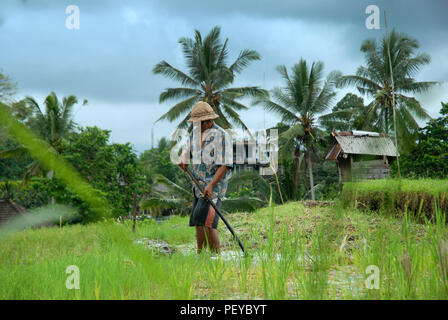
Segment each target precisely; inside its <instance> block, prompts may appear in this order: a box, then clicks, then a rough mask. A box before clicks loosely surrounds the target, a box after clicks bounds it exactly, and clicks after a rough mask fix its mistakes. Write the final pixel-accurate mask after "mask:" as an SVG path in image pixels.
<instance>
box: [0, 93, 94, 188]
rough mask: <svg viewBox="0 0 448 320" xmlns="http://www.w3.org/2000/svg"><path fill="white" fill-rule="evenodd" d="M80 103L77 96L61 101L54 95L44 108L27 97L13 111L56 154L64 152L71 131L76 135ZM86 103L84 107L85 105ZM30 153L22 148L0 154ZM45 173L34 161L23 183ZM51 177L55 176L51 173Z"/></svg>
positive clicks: (49, 96)
mask: <svg viewBox="0 0 448 320" xmlns="http://www.w3.org/2000/svg"><path fill="white" fill-rule="evenodd" d="M77 103H78V99H77V98H76V97H75V96H74V95H69V96H66V97H64V98H63V99H62V102H61V101H59V100H58V97H57V96H56V93H54V92H51V93H50V94H49V95H48V96H47V97H46V98H45V101H44V104H45V109H43V108H41V107H40V106H39V104H38V103H37V102H36V100H35V99H34V98H32V97H29V96H28V97H26V98H25V99H24V100H22V101H20V102H19V103H15V104H13V105H12V107H11V109H12V112H13V114H14V116H15V117H16V118H18V119H19V120H21V121H22V122H25V123H26V124H27V125H28V126H29V127H30V128H31V129H32V130H33V131H34V132H36V133H37V134H38V135H39V136H40V137H41V138H42V139H44V140H45V141H47V142H48V144H49V145H50V146H51V147H52V148H53V149H54V151H55V152H57V153H61V151H62V150H61V148H62V145H61V142H62V139H63V138H66V137H67V136H68V135H69V134H70V133H71V132H73V130H74V128H75V125H76V123H75V122H74V121H73V108H74V106H75V104H77ZM86 104H87V100H84V101H83V104H82V105H86ZM26 152H27V151H26V149H25V148H23V147H18V148H15V149H13V150H5V151H3V152H1V153H0V157H3V158H9V157H19V156H21V155H23V154H25V153H26ZM39 173H44V170H43V169H42V167H41V165H40V164H39V162H37V161H33V162H32V163H31V164H30V165H29V166H28V167H27V170H26V172H25V177H24V181H27V180H28V178H29V177H31V176H34V175H37V174H39ZM48 173H49V176H50V177H51V176H52V171H51V170H50V172H48Z"/></svg>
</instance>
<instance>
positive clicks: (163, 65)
mask: <svg viewBox="0 0 448 320" xmlns="http://www.w3.org/2000/svg"><path fill="white" fill-rule="evenodd" d="M153 73H154V74H161V75H164V76H166V77H168V78H170V79H172V80H176V81H178V82H180V83H181V84H182V85H185V86H190V87H198V86H199V82H197V81H196V80H194V79H192V78H191V77H189V76H188V75H186V74H185V73H183V72H182V71H180V70H178V69H176V68H174V67H173V66H171V65H170V64H169V63H168V62H166V61H162V62H159V63H158V64H157V65H156V66H155V67H154V69H153Z"/></svg>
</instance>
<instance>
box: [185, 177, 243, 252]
mask: <svg viewBox="0 0 448 320" xmlns="http://www.w3.org/2000/svg"><path fill="white" fill-rule="evenodd" d="M185 171H186V172H187V173H188V175H189V176H190V178H191V180H192V181H193V182H194V184H195V185H196V187H198V189H199V191H200V192H201V193H202V194H203V193H204V190H203V189H202V187H201V185H200V184H199V182H198V180H196V178H195V177H194V176H193V174H192V173H191V171H190V170H189V169H188V168H185ZM205 200H206V201H208V202H209V203H210V205H211V206H212V207H213V209H215V211H216V213H217V214H218V216H219V217H220V218H221V219H222V221H224V224H225V225H226V226H227V229H229V231H230V233H231V234H232V236H233V237H234V238H235V239H236V240H238V244H239V245H240V248H241V250H242V251H243V253H245V252H246V250H245V249H244V246H243V243H242V242H241V240H240V239H239V238H238V236H237V235H236V234H235V231H233V229H232V227H231V226H230V224H229V222H228V221H227V219H226V218H224V216H223V215H222V213H221V211H220V210H219V209H218V208H217V207H216V206H215V204H214V203H213V201H212V200H211V199H210V197H209V196H208V195H207V196H206V197H205Z"/></svg>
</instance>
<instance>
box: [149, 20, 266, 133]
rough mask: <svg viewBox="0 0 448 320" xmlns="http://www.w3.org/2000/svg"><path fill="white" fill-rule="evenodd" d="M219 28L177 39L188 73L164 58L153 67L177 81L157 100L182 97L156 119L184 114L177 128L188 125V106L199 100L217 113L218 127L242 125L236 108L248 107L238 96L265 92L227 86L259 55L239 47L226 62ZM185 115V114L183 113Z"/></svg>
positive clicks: (256, 95)
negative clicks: (235, 56) (203, 33)
mask: <svg viewBox="0 0 448 320" xmlns="http://www.w3.org/2000/svg"><path fill="white" fill-rule="evenodd" d="M220 34H221V28H220V27H218V26H216V27H214V28H213V29H212V30H211V31H210V32H209V33H208V34H207V35H206V36H205V37H204V38H203V37H202V35H201V33H200V32H199V31H198V30H195V36H194V38H193V39H192V38H181V39H180V40H179V43H180V44H181V46H182V52H183V54H184V57H185V62H186V65H187V67H188V74H187V73H184V72H182V71H181V70H179V69H177V68H175V67H173V66H171V65H170V64H169V63H168V62H166V61H161V62H159V63H158V64H157V65H156V66H155V67H154V69H153V72H154V74H160V75H163V76H165V77H167V78H170V79H172V80H175V81H177V82H178V83H180V85H181V87H179V88H168V89H165V91H164V92H162V93H161V94H160V99H159V100H160V103H162V102H165V101H169V100H178V99H182V100H181V101H180V102H178V103H177V104H176V105H174V106H173V107H171V108H170V110H169V111H168V112H166V113H165V114H164V115H162V116H161V117H160V118H159V119H158V120H162V119H166V120H169V121H174V120H176V119H178V118H181V117H184V118H183V120H182V121H181V122H180V123H179V125H178V127H179V128H185V127H187V125H188V122H187V120H188V118H189V117H190V114H189V112H190V111H191V107H192V106H193V105H194V104H195V103H196V102H198V101H199V100H202V101H205V102H207V103H209V104H210V106H211V107H212V108H213V109H214V111H215V112H216V113H217V114H218V115H219V118H218V119H216V120H215V121H216V123H217V124H218V125H219V126H220V127H222V128H230V127H231V124H232V123H233V124H235V125H237V126H238V127H241V128H246V129H247V127H246V125H245V124H244V123H243V121H242V120H241V119H240V116H239V114H238V111H240V110H246V109H248V108H247V107H246V106H245V105H243V104H242V103H241V101H240V100H241V99H244V98H253V97H260V96H263V95H265V94H266V91H265V90H263V89H260V88H259V87H236V88H232V87H230V85H231V84H232V83H233V82H234V80H235V76H236V75H237V74H239V73H241V72H242V71H243V70H244V69H245V68H246V67H247V66H248V65H249V64H250V63H251V62H252V61H255V60H260V55H259V54H258V53H257V52H256V51H254V50H248V49H245V50H242V51H241V52H240V54H239V56H238V58H237V59H236V60H235V61H234V62H233V63H232V64H230V65H229V64H228V54H229V52H228V51H229V50H228V47H227V44H228V39H226V40H225V41H224V42H222V41H221V38H220ZM185 115H186V116H185Z"/></svg>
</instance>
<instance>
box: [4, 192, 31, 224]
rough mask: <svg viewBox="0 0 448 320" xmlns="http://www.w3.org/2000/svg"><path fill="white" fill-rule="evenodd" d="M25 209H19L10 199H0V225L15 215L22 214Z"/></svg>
mask: <svg viewBox="0 0 448 320" xmlns="http://www.w3.org/2000/svg"><path fill="white" fill-rule="evenodd" d="M25 212H26V210H25V208H23V207H21V206H20V205H18V204H17V203H15V202H14V201H12V200H11V199H8V198H7V199H0V225H2V224H4V223H6V222H7V221H8V220H9V219H12V218H14V217H15V216H17V215H21V214H24V213H25Z"/></svg>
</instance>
